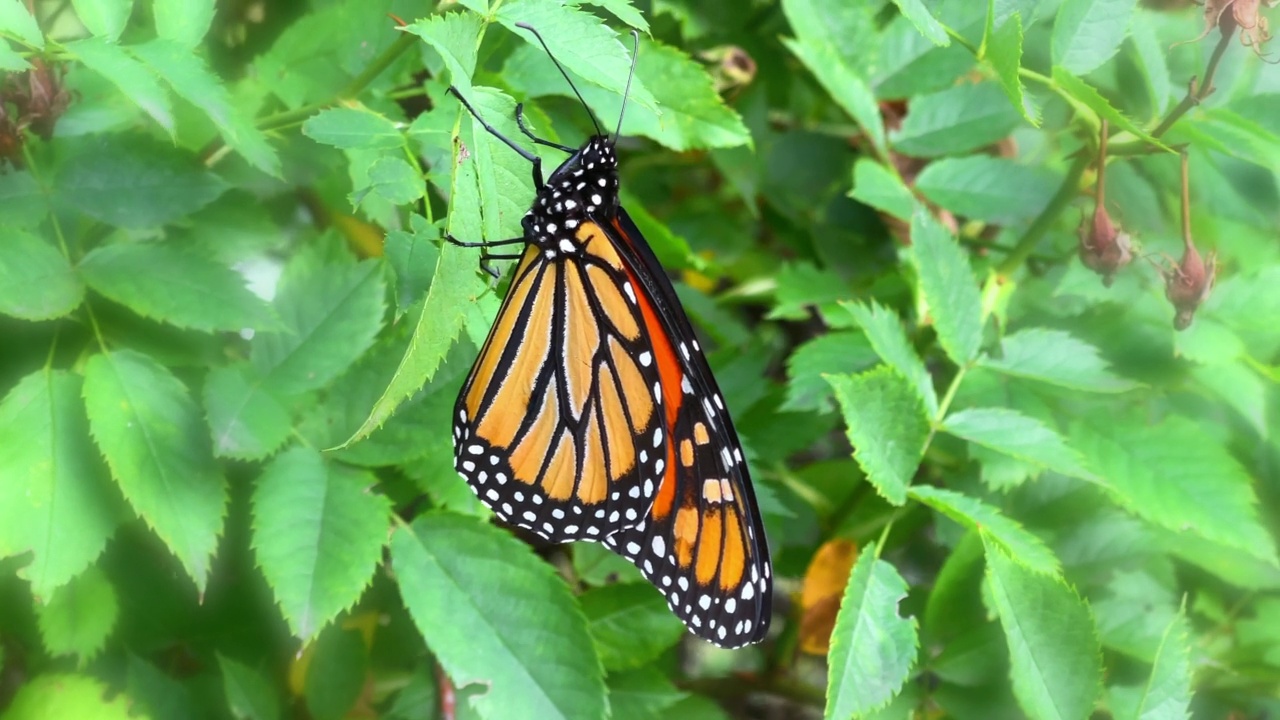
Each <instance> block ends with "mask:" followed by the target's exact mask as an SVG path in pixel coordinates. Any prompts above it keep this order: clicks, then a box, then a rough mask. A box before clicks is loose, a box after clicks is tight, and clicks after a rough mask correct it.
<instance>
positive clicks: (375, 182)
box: [353, 157, 427, 205]
mask: <svg viewBox="0 0 1280 720" xmlns="http://www.w3.org/2000/svg"><path fill="white" fill-rule="evenodd" d="M426 189H427V188H426V183H425V182H424V181H423V179H422V176H421V175H419V174H418V171H417V170H414V169H413V166H412V165H410V164H409V163H408V162H407V161H405V160H404V159H403V158H398V157H384V158H379V159H378V160H377V162H375V163H374V164H373V166H372V167H370V168H369V187H368V188H366V190H372V191H373V192H375V193H377V194H378V195H379V196H380V197H382V198H383V199H385V200H386V201H387V202H389V203H391V204H393V205H407V204H409V203H411V202H413V201H414V200H417V199H418V198H420V197H422V194H423V193H424V192H426ZM363 192H364V191H359V190H358V191H356V192H355V193H353V196H355V197H361V196H363ZM353 204H358V202H357V203H353Z"/></svg>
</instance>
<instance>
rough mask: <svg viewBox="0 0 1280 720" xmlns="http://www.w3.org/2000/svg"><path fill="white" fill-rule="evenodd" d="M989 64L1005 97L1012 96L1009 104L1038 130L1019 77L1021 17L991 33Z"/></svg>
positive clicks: (1033, 112)
mask: <svg viewBox="0 0 1280 720" xmlns="http://www.w3.org/2000/svg"><path fill="white" fill-rule="evenodd" d="M987 62H989V63H991V68H992V69H993V70H995V71H996V79H997V80H999V81H1000V87H1001V88H1003V89H1004V93H1005V95H1008V96H1009V102H1011V103H1013V106H1014V107H1015V108H1017V110H1018V112H1020V113H1021V114H1022V117H1023V119H1024V120H1026V121H1027V122H1029V123H1031V124H1032V125H1034V126H1036V127H1039V126H1040V118H1039V117H1037V116H1038V114H1039V113H1037V112H1036V109H1035V108H1034V107H1033V106H1032V105H1031V104H1030V100H1029V99H1028V98H1027V97H1026V95H1025V94H1024V93H1023V88H1022V76H1021V75H1020V74H1019V71H1020V70H1021V69H1022V15H1021V14H1019V13H1016V12H1015V13H1013V14H1012V15H1011V16H1010V17H1009V18H1008V19H1007V20H1005V21H1004V24H1002V25H1000V26H998V27H996V28H995V30H993V31H992V33H991V36H990V38H988V42H987Z"/></svg>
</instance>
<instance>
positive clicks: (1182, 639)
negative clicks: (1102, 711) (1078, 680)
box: [1111, 612, 1192, 720]
mask: <svg viewBox="0 0 1280 720" xmlns="http://www.w3.org/2000/svg"><path fill="white" fill-rule="evenodd" d="M1191 678H1192V674H1191V647H1190V643H1189V642H1188V632H1187V619H1186V616H1185V615H1184V614H1183V613H1181V612H1179V613H1178V614H1176V615H1175V616H1174V617H1173V618H1172V619H1171V620H1170V621H1169V624H1168V625H1167V626H1166V627H1165V630H1164V634H1163V635H1162V636H1161V638H1160V647H1159V649H1158V650H1157V651H1156V658H1155V662H1154V663H1152V666H1151V677H1150V678H1148V679H1147V683H1146V685H1143V686H1139V687H1132V688H1128V687H1126V688H1115V689H1113V690H1112V692H1111V699H1112V703H1111V704H1112V712H1113V717H1115V718H1116V720H1187V718H1190V717H1191V696H1192V691H1191Z"/></svg>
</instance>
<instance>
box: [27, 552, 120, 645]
mask: <svg viewBox="0 0 1280 720" xmlns="http://www.w3.org/2000/svg"><path fill="white" fill-rule="evenodd" d="M119 614H120V606H119V604H118V603H117V602H116V592H115V588H113V587H111V583H110V581H108V580H107V576H106V575H104V574H103V573H102V570H100V569H99V568H96V567H88V568H85V571H84V572H83V573H81V574H80V575H78V576H77V577H76V578H75V579H74V580H72V581H71V582H70V583H68V584H66V585H63V586H62V587H60V588H58V589H57V591H55V592H54V593H53V596H52V597H50V598H49V601H48V602H47V603H45V604H44V605H37V606H36V620H37V625H38V626H39V627H40V638H41V640H42V641H43V642H44V647H45V649H46V650H48V651H49V654H50V655H75V656H76V658H77V660H78V661H79V664H80V666H81V667H83V666H84V665H85V664H86V663H88V662H89V661H90V660H92V659H93V658H94V656H95V655H97V654H98V653H99V652H100V651H101V650H102V647H103V645H105V644H106V642H107V637H108V636H110V635H111V631H112V630H113V629H114V628H115V625H116V620H117V618H118V617H119Z"/></svg>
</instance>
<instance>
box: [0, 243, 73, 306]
mask: <svg viewBox="0 0 1280 720" xmlns="http://www.w3.org/2000/svg"><path fill="white" fill-rule="evenodd" d="M0 235H2V236H3V237H4V248H3V250H2V251H0V313H4V314H5V315H11V316H13V317H16V318H21V319H23V320H51V319H53V318H56V317H62V316H63V315H66V314H67V313H69V312H71V311H72V310H74V309H76V307H78V306H79V305H80V301H81V300H83V299H84V284H83V283H82V282H80V278H78V277H76V274H75V273H74V272H72V270H71V263H69V262H67V258H66V257H65V256H64V255H63V254H62V253H60V252H58V249H57V248H55V247H54V246H53V245H52V244H50V243H48V242H46V241H45V240H44V239H43V238H40V237H37V236H35V235H33V234H31V233H29V232H27V231H25V230H19V229H17V228H0Z"/></svg>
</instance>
